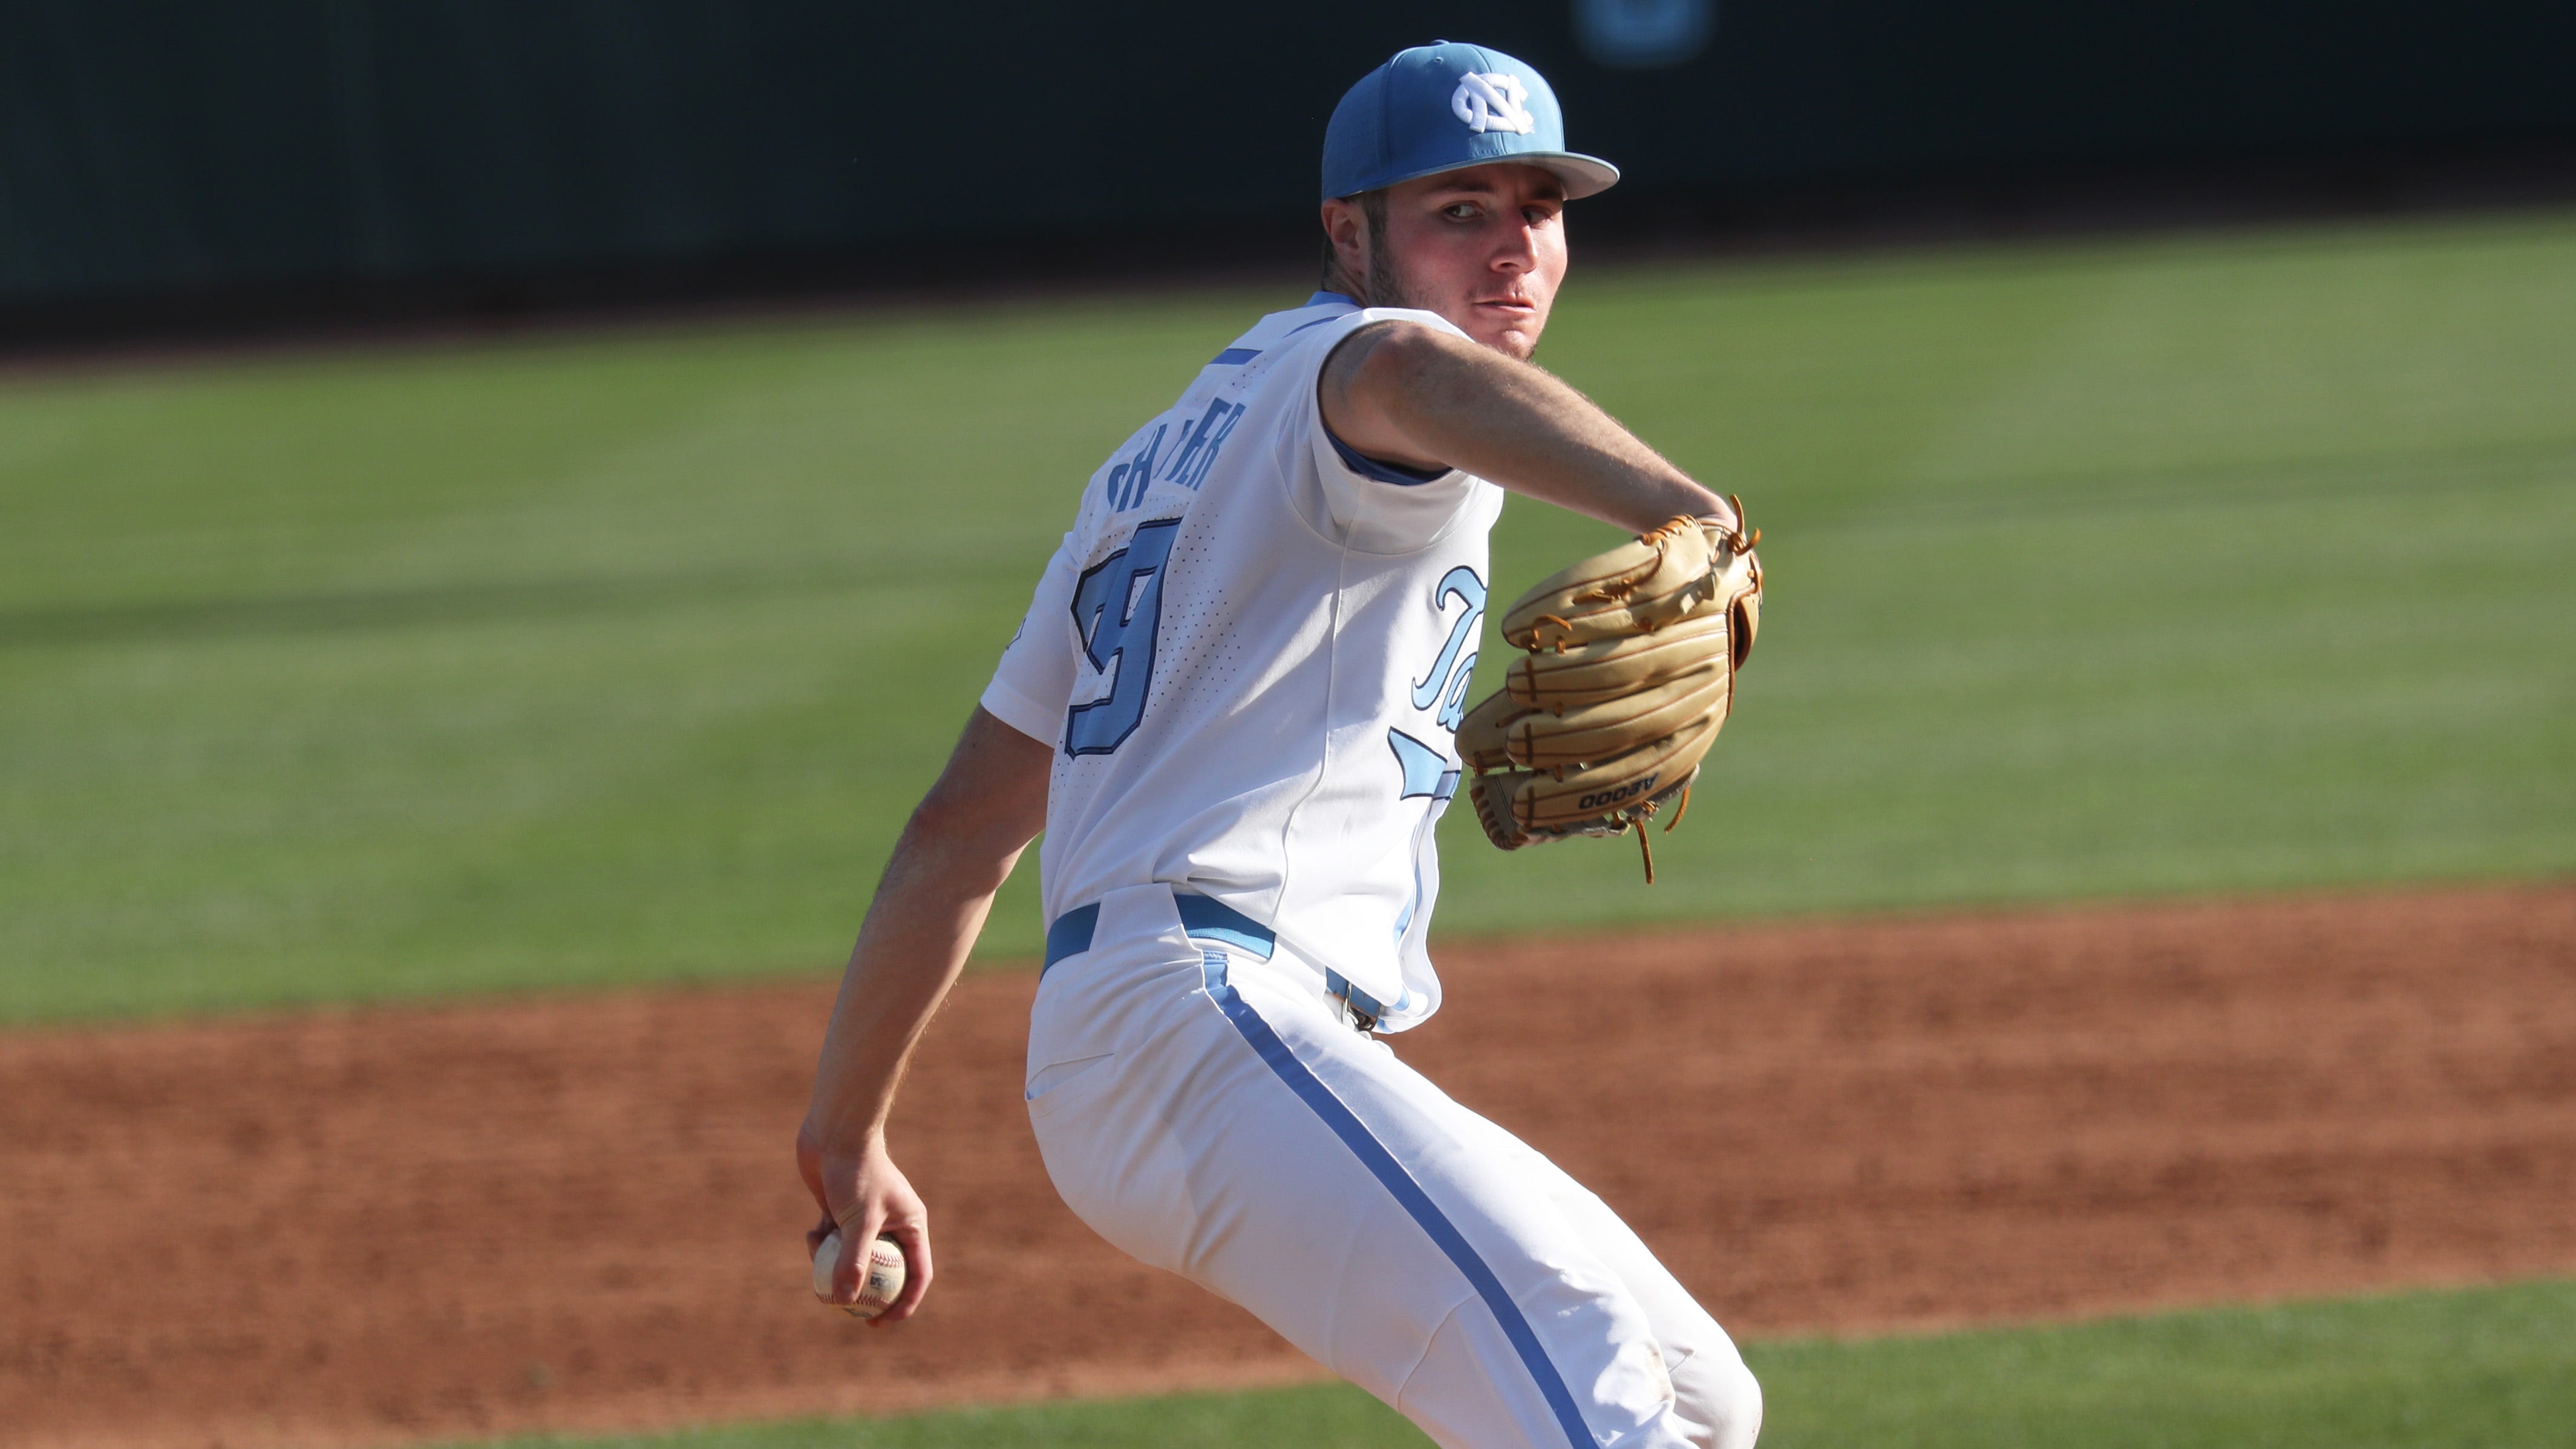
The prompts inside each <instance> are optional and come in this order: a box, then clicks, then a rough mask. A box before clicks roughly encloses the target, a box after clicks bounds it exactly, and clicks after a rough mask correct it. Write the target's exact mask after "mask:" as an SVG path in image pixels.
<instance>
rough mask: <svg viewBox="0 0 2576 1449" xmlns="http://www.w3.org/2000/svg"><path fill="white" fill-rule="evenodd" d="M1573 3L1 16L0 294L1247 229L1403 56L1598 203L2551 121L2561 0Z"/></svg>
mask: <svg viewBox="0 0 2576 1449" xmlns="http://www.w3.org/2000/svg"><path fill="white" fill-rule="evenodd" d="M1593 3H1596V4H1597V6H1598V7H1599V9H1600V12H1619V13H1627V14H1630V15H1632V16H1634V15H1645V16H1647V17H1648V18H1651V13H1652V12H1653V11H1655V10H1657V9H1659V8H1661V7H1663V6H1665V5H1668V4H1678V5H1680V6H1681V7H1682V9H1683V11H1685V12H1686V11H1687V10H1688V9H1689V8H1690V0H1593ZM1577 9H1578V6H1576V5H1575V4H1571V3H1569V0H1478V3H1474V4H1456V3H1451V4H1422V3H1412V0H1394V3H1363V0H1305V3H1302V4H1295V5H1288V6H1276V5H1245V4H1205V3H1194V4H1176V3H1141V4H1127V5H1119V4H1108V3H1103V4H1092V5H1080V4H1034V3H971V0H956V3H905V4H877V5H872V4H825V3H813V0H652V3H644V0H628V3H611V0H378V3H365V0H301V3H290V0H243V3H232V4H208V3H204V0H43V3H37V0H0V301H15V302H21V303H23V302H29V301H48V302H61V301H66V300H75V299H79V298H83V297H93V298H109V297H127V298H131V297H137V296H148V295H151V294H155V293H161V292H167V291H172V290H174V289H175V290H191V289H205V288H210V287H211V288H220V287H239V286H255V285H263V284H276V283H295V282H301V281H308V280H312V281H348V280H369V279H375V280H383V279H403V278H423V277H438V276H454V275H494V274H510V273H514V272H542V271H560V270H563V269H579V268H598V267H616V266H623V265H634V264H638V263H652V262H657V261H667V260H672V259H698V260H705V259H717V260H721V259H726V258H733V259H758V258H762V257H768V256H783V255H799V254H801V255H807V256H812V255H830V254H835V253H843V252H850V253H855V252H858V251H862V250H865V249H867V248H870V247H877V246H884V245H890V244H912V245H916V246H917V245H921V244H924V243H935V242H936V240H937V239H938V238H940V237H942V236H948V235H962V234H970V233H971V234H978V235H984V236H990V235H992V234H995V233H996V232H1000V233H1015V232H1016V233H1028V234H1031V235H1037V234H1054V235H1066V234H1073V235H1083V236H1089V237H1093V238H1099V239H1115V238H1118V237H1121V236H1133V235H1138V234H1141V233H1146V232H1150V231H1151V229H1153V228H1156V227H1158V226H1169V225H1174V224H1186V225H1204V224H1206V223H1207V222H1209V221H1211V220H1222V219H1224V218H1228V217H1236V216H1240V217H1245V218H1254V217H1259V218H1263V219H1265V220H1270V219H1278V218H1284V217H1287V216H1290V215H1292V214H1293V213H1295V212H1297V211H1300V210H1302V209H1303V208H1304V207H1305V206H1306V205H1307V203H1308V201H1309V188H1310V185H1311V180H1310V178H1311V177H1312V175H1313V172H1314V157H1315V152H1316V150H1317V147H1318V144H1319V141H1320V137H1321V132H1322V126H1323V119H1324V116H1325V114H1326V113H1327V112H1328V111H1329V109H1330V107H1331V104H1332V101H1333V99H1334V98H1335V96H1336V95H1337V94H1338V93H1339V92H1340V90H1341V89H1342V87H1343V86H1344V85H1346V84H1348V82H1349V81H1350V80H1352V79H1353V78H1355V77H1356V76H1357V75H1359V74H1360V73H1361V72H1362V71H1364V70H1365V69H1366V68H1367V67H1368V66H1369V65H1371V64H1373V63H1374V62H1375V61H1377V60H1378V59H1380V58H1382V57H1383V56H1384V55H1385V54H1386V53H1387V52H1389V51H1390V50H1392V49H1394V48H1396V47H1397V46H1400V45H1404V44H1411V43H1415V42H1418V41H1422V40H1426V39H1429V38H1432V37H1434V36H1442V35H1445V36H1448V37H1450V38H1457V39H1473V40H1480V41H1484V42H1486V43H1489V44H1494V45H1498V46H1501V47H1503V48H1505V49H1509V50H1512V51H1515V52H1518V53H1520V54H1522V55H1523V56H1525V57H1527V58H1529V59H1531V60H1534V61H1536V62H1537V63H1539V64H1540V65H1541V66H1542V67H1543V68H1544V69H1546V70H1547V71H1548V72H1549V73H1550V74H1551V76H1552V77H1554V79H1555V81H1556V84H1557V88H1558V90H1559V92H1560V94H1561V96H1562V97H1563V99H1564V100H1565V103H1566V108H1567V111H1568V113H1569V115H1570V116H1571V118H1572V123H1571V130H1572V133H1573V140H1574V142H1575V144H1576V145H1578V146H1581V147H1584V148H1587V149H1595V150H1598V151H1600V152H1601V153H1603V154H1606V155H1608V156H1610V157H1612V158H1613V159H1615V160H1617V161H1619V162H1620V163H1621V164H1622V165H1624V166H1626V167H1627V168H1628V170H1629V172H1630V175H1631V177H1632V185H1631V186H1630V187H1628V188H1623V192H1624V193H1625V194H1620V193H1614V195H1613V197H1612V198H1605V199H1604V201H1603V203H1602V206H1603V208H1604V211H1603V212H1602V214H1603V215H1605V216H1615V215H1616V213H1617V208H1619V207H1628V208H1635V207H1638V206H1640V205H1641V204H1642V205H1645V206H1652V205H1654V204H1656V203H1657V202H1658V201H1659V200H1660V201H1666V202H1669V201H1672V200H1675V199H1676V198H1682V197H1686V196H1688V195H1690V194H1693V193H1704V192H1707V191H1709V190H1710V189H1712V188H1721V187H1724V186H1726V185H1727V184H1729V183H1737V184H1742V183H1763V184H1776V183H1779V182H1783V181H1800V180H1808V179H1831V178H1836V177H1849V176H1856V175H1868V176H1889V175H1903V174H1906V173H1908V172H1909V171H1914V172H1920V171H1922V170H1924V169H1926V168H1942V167H1963V166H1964V167H1986V168H1995V167H2002V168H2010V167H2013V166H2029V165H2058V164H2064V163H2069V162H2072V163H2079V164H2080V163H2084V162H2087V161H2091V160H2096V159H2100V160H2106V161H2122V162H2136V161H2159V160H2185V161H2188V160H2190V159H2192V158H2197V157H2210V156H2219V155H2225V154H2230V153H2238V152H2247V151H2256V152H2262V153H2265V154H2275V155H2277V154H2296V153H2300V152H2303V151H2316V152H2319V153H2331V152H2337V151H2348V150H2351V149H2352V148H2356V147H2369V146H2377V145H2390V144H2398V145H2404V144H2417V143H2433V144H2459V143H2484V142H2529V141H2535V140H2537V141H2551V140H2560V139H2567V138H2576V5H2569V4H2565V3H2555V4H2545V5H2544V4H2536V3H2512V0H2460V3H2454V4H2451V5H2447V6H2434V5H2415V6H2402V7H2401V6H2369V5H2353V4H2349V3H2344V4H2330V3H2297V4H2293V3H2282V0H2236V3H2201V0H2181V3H2161V4H2146V3H2131V4H2098V3H2070V0H1949V3H1929V0H1907V3H1874V4H1873V3H1862V0H1718V3H1717V5H1716V7H1715V22H1714V27H1713V31H1712V32H1711V34H1710V36H1709V39H1708V40H1707V42H1706V44H1705V46H1704V48H1702V49H1700V50H1699V51H1698V52H1697V53H1696V54H1695V55H1691V56H1689V57H1687V58H1685V59H1681V60H1680V61H1679V63H1674V64H1666V65H1662V66H1660V67H1656V68H1645V69H1623V68H1619V67H1617V66H1614V65H1610V64H1605V63H1603V62H1602V61H1600V60H1598V59H1596V58H1594V52H1588V51H1587V49H1586V48H1585V45H1584V44H1583V42H1582V41H1581V40H1580V39H1579V38H1578V26H1577V17H1576V10H1577ZM1684 18H1685V19H1686V18H1687V17H1686V15H1685V17H1684ZM1683 28H1684V29H1687V27H1686V26H1685V27H1683ZM1685 48H1686V47H1685ZM1597 50H1598V46H1597V45H1596V47H1595V51H1597Z"/></svg>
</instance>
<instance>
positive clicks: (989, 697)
mask: <svg viewBox="0 0 2576 1449" xmlns="http://www.w3.org/2000/svg"><path fill="white" fill-rule="evenodd" d="M1077 572H1078V571H1077V570H1076V569H1075V567H1074V558H1073V535H1072V534H1069V533H1068V534H1066V535H1065V537H1064V543H1063V544H1062V545H1061V546H1059V547H1058V548H1057V549H1056V551H1055V557H1053V558H1051V559H1049V560H1047V566H1046V572H1045V573H1043V574H1041V575H1039V576H1038V588H1037V593H1036V595H1035V596H1034V597H1032V598H1031V599H1030V600H1029V612H1028V614H1027V615H1026V616H1025V617H1023V618H1022V619H1021V620H1020V632H1018V633H1017V634H1014V635H1012V636H1011V642H1010V645H1009V647H1007V648H1005V649H1003V651H1002V662H1001V664H1000V666H999V667H997V668H995V669H994V671H993V682H992V683H990V684H988V685H986V686H984V696H983V698H982V700H981V701H979V702H980V703H981V704H982V705H983V706H984V708H985V710H986V711H987V712H988V713H990V714H991V715H992V716H993V717H994V718H995V719H998V720H1000V721H1001V722H1002V723H1004V724H1006V725H1009V726H1010V727H1011V728H1013V729H1015V730H1018V731H1019V732H1020V733H1022V734H1024V735H1027V736H1028V737H1029V738H1031V739H1033V740H1037V741H1040V742H1041V743H1044V744H1048V745H1053V744H1056V743H1058V742H1059V741H1061V740H1062V739H1063V737H1064V712H1065V709H1066V707H1067V706H1068V705H1069V704H1070V703H1071V702H1072V699H1073V677H1074V670H1073V647H1072V642H1071V636H1070V632H1069V630H1070V627H1071V626H1070V620H1071V619H1072V617H1073V588H1074V583H1075V577H1074V576H1075V574H1076V573H1077Z"/></svg>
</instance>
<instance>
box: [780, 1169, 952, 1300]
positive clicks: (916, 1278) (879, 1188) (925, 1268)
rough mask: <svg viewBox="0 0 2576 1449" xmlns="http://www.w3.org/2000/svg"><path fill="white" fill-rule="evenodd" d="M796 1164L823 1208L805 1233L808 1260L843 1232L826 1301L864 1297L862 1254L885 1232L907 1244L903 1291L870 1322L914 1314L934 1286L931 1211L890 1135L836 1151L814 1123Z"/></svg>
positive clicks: (816, 1200) (902, 1247)
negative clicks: (892, 1152)
mask: <svg viewBox="0 0 2576 1449" xmlns="http://www.w3.org/2000/svg"><path fill="white" fill-rule="evenodd" d="M796 1169H797V1171H798V1172H799V1173H801V1174H802V1175H803V1176H804V1178H805V1187H806V1189H807V1190H808V1191H810V1192H812V1193H813V1194H814V1201H815V1203H816V1204H817V1205H818V1206H819V1207H821V1209H822V1211H823V1215H822V1217H821V1218H820V1219H819V1220H818V1221H817V1222H816V1223H815V1224H814V1226H813V1227H811V1228H808V1229H806V1231H805V1254H806V1257H807V1258H808V1259H811V1258H812V1256H813V1254H814V1252H815V1250H816V1249H818V1248H820V1247H822V1246H823V1239H824V1238H825V1237H827V1236H829V1235H830V1234H831V1233H832V1232H834V1231H835V1230H838V1231H839V1233H840V1234H841V1255H840V1258H839V1259H838V1260H837V1261H835V1262H834V1263H833V1265H832V1295H831V1297H830V1298H829V1299H828V1300H826V1301H828V1302H830V1303H832V1304H834V1305H835V1306H839V1307H847V1306H848V1305H850V1304H852V1303H855V1302H857V1301H858V1297H859V1273H860V1270H861V1263H860V1258H859V1255H860V1254H861V1253H863V1252H865V1251H867V1245H868V1244H870V1243H872V1242H875V1241H876V1239H877V1237H878V1236H879V1235H880V1234H882V1235H884V1236H886V1237H889V1238H892V1239H893V1240H894V1242H895V1246H897V1247H899V1248H901V1249H903V1267H904V1281H903V1292H902V1293H900V1294H899V1295H897V1296H896V1298H895V1300H894V1306H892V1307H890V1308H888V1309H887V1310H886V1311H885V1312H883V1313H880V1314H878V1315H877V1316H876V1317H874V1318H871V1319H869V1320H868V1325H869V1326H870V1327H872V1328H873V1327H878V1326H881V1325H883V1324H888V1323H899V1322H901V1321H903V1320H904V1319H906V1318H910V1317H911V1316H912V1311H913V1309H915V1308H917V1307H919V1306H920V1305H921V1295H922V1294H924V1293H926V1292H928V1291H929V1289H930V1212H929V1209H927V1208H925V1207H923V1206H922V1203H921V1195H920V1194H918V1193H916V1192H914V1191H913V1190H912V1184H911V1183H910V1182H908V1181H906V1180H905V1179H904V1175H903V1170H902V1169H900V1168H898V1167H896V1166H895V1165H894V1159H893V1158H892V1157H890V1156H888V1155H887V1153H886V1145H885V1138H884V1137H882V1136H879V1135H873V1134H872V1135H870V1137H869V1138H868V1140H867V1141H866V1142H865V1143H864V1144H862V1145H860V1146H859V1147H858V1148H857V1149H856V1150H855V1151H851V1150H845V1149H835V1148H830V1147H826V1146H825V1145H824V1143H823V1142H822V1140H821V1138H820V1137H819V1136H818V1135H817V1134H816V1133H815V1132H814V1130H813V1128H812V1126H811V1125H808V1126H806V1127H804V1128H802V1129H800V1130H799V1131H798V1132H797V1134H796Z"/></svg>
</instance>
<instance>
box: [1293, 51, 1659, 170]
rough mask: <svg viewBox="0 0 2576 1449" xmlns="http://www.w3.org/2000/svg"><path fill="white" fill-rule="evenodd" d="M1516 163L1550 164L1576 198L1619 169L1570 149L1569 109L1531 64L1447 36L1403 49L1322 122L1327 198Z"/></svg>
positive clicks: (1543, 165) (1346, 95)
mask: <svg viewBox="0 0 2576 1449" xmlns="http://www.w3.org/2000/svg"><path fill="white" fill-rule="evenodd" d="M1492 161H1518V162H1523V163H1526V164H1528V165H1531V166H1541V167H1545V168H1546V169H1548V170H1550V171H1553V172H1555V173H1556V175H1557V179H1559V180H1561V181H1563V182H1564V183H1565V194H1566V197H1567V198H1568V199H1569V200H1570V199H1572V198H1575V197H1578V196H1590V195H1591V194H1593V193H1594V192H1596V191H1605V190H1607V189H1609V187H1610V185H1611V183H1613V182H1615V181H1617V180H1618V179H1619V168H1618V167H1616V166H1613V165H1611V164H1610V163H1609V162H1607V161H1604V160H1602V159H1601V158H1600V157H1598V156H1586V155H1584V154H1583V153H1582V152H1580V151H1568V150H1567V149H1565V114H1564V113H1563V112H1562V111H1560V110H1558V109H1557V105H1556V92H1555V91H1553V90H1550V89H1549V88H1548V84H1547V77H1545V76H1543V75H1540V74H1539V73H1538V69H1537V67H1535V66H1532V65H1530V64H1529V63H1528V62H1527V61H1523V60H1517V59H1514V58H1513V57H1511V56H1508V55H1505V54H1503V53H1502V52H1501V51H1499V50H1488V49H1486V48H1485V47H1484V46H1481V45H1457V44H1452V43H1451V42H1449V41H1446V40H1439V41H1434V42H1432V43H1431V44H1429V45H1417V46H1415V47H1413V48H1412V49H1410V50H1399V51H1397V52H1396V53H1395V58H1394V59H1392V60H1389V61H1388V62H1387V63H1386V64H1384V65H1382V66H1379V67H1378V68H1377V69H1375V70H1373V71H1370V72H1369V73H1368V74H1367V75H1365V76H1362V77H1361V78H1360V83H1359V84H1358V85H1355V86H1353V87H1351V88H1350V90H1349V91H1348V92H1346V93H1345V94H1344V95H1343V96H1342V103H1341V104H1340V105H1337V106H1335V107H1333V119H1332V120H1331V121H1330V122H1329V123H1327V124H1326V125H1325V127H1324V196H1325V198H1326V199H1327V200H1329V199H1331V198H1333V197H1336V196H1349V195H1351V194H1352V193H1353V192H1358V191H1375V190H1376V189H1377V188H1379V187H1381V186H1393V185H1394V184H1395V183H1397V182H1399V181H1411V180H1412V179H1414V178H1415V177H1417V176H1429V175H1432V174H1433V173H1435V172H1440V171H1455V170H1457V169H1458V168H1459V167H1461V166H1482V165H1485V164H1486V163H1488V162H1492Z"/></svg>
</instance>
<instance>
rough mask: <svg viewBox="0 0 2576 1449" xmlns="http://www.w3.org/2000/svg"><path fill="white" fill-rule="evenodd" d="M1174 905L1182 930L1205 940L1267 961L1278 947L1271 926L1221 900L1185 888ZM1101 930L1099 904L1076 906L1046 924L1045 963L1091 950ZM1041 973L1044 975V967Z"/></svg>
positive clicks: (1173, 901)
mask: <svg viewBox="0 0 2576 1449" xmlns="http://www.w3.org/2000/svg"><path fill="white" fill-rule="evenodd" d="M1172 904H1173V905H1174V906H1175V907H1177V908H1179V910H1180V913H1181V929H1182V930H1185V931H1187V932H1189V933H1190V935H1191V937H1192V938H1193V939H1196V940H1202V941H1220V942H1223V943H1224V944H1226V945H1228V946H1233V947H1236V948H1238V949H1240V950H1243V951H1248V952H1250V953H1251V954H1253V955H1255V956H1258V957H1260V958H1261V959H1262V960H1264V961H1267V960H1269V959H1270V953H1271V952H1273V951H1275V950H1277V949H1278V948H1279V938H1278V936H1276V935H1274V934H1272V932H1271V930H1270V928H1269V927H1268V926H1265V925H1263V924H1261V923H1260V922H1259V921H1256V920H1254V919H1253V918H1251V917H1250V916H1247V915H1245V914H1244V913H1243V912H1241V911H1238V910H1236V909H1235V908H1234V907H1232V906H1229V905H1227V904H1225V903H1224V902H1222V901H1212V900H1209V899H1208V898H1207V897H1206V896H1194V895H1191V894H1189V893H1188V892H1186V891H1177V890H1176V891H1174V892H1172ZM1099 929H1100V903H1099V902H1098V901H1094V902H1092V903H1091V904H1090V905H1087V906H1076V907H1074V908H1073V909H1072V910H1069V911H1067V912H1065V913H1064V914H1063V915H1061V916H1058V917H1056V918H1055V924H1054V925H1052V926H1049V927H1047V944H1046V964H1047V965H1048V966H1053V965H1054V964H1055V963H1057V962H1058V961H1061V960H1063V959H1064V958H1065V957H1067V956H1074V955H1079V954H1081V953H1082V952H1084V951H1088V950H1090V949H1091V938H1092V935H1093V934H1094V933H1095V932H1097V931H1098V930H1099ZM1038 974H1039V975H1041V976H1043V975H1045V974H1046V973H1045V971H1044V970H1041V971H1040V972H1039V973H1038Z"/></svg>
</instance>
